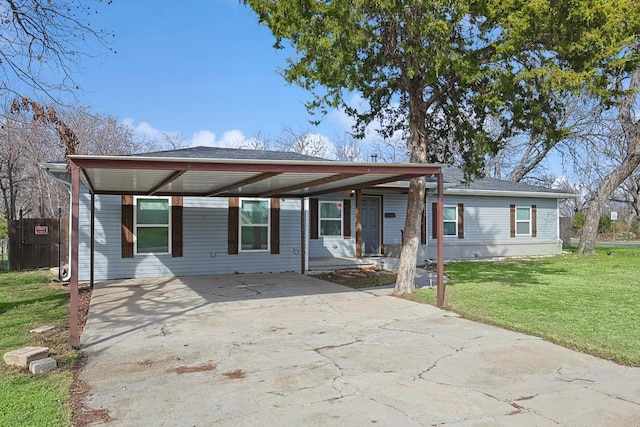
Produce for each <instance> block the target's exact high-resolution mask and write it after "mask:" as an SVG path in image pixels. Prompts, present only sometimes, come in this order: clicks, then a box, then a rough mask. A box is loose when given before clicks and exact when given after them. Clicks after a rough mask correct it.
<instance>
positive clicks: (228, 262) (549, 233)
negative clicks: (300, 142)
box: [78, 189, 562, 281]
mask: <svg viewBox="0 0 640 427" xmlns="http://www.w3.org/2000/svg"><path fill="white" fill-rule="evenodd" d="M364 195H365V196H367V195H371V196H374V195H376V196H382V204H381V207H382V210H381V218H382V219H381V221H382V227H383V233H382V242H381V243H382V244H383V245H384V250H385V254H387V255H389V256H399V248H400V245H401V238H402V230H403V229H404V225H405V218H406V197H407V195H406V194H402V193H399V192H397V191H392V190H385V189H381V190H380V191H376V192H372V191H366V192H364ZM346 198H349V193H346V192H345V193H339V194H330V195H326V196H321V197H318V201H343V200H344V199H346ZM434 201H435V197H429V198H428V200H427V209H426V215H427V236H428V240H427V244H426V245H420V246H419V250H418V257H417V262H418V263H421V262H423V261H424V260H425V259H435V257H436V243H437V241H436V240H435V239H433V236H432V218H431V204H432V203H433V202H434ZM444 202H445V205H446V206H457V205H458V203H463V204H464V232H465V233H464V239H458V238H457V237H454V236H452V237H445V239H444V244H445V258H446V259H468V258H479V257H482V258H484V257H495V256H519V255H549V254H556V253H560V252H561V250H562V242H561V241H560V239H559V231H558V209H557V199H543V198H515V197H487V196H463V195H460V196H450V195H446V196H445V199H444ZM120 203H121V197H120V196H96V203H95V213H96V215H95V279H96V280H104V279H121V278H131V277H166V276H190V275H209V274H232V273H236V272H239V273H260V272H265V273H266V272H284V271H300V266H301V254H302V248H301V236H300V232H301V225H300V208H301V201H300V200H297V199H282V200H281V209H280V254H278V255H272V254H271V253H270V252H268V251H266V252H255V251H251V252H243V251H240V252H239V253H238V254H237V255H229V254H227V245H228V237H227V227H228V200H227V199H226V198H198V197H185V198H184V202H183V206H184V207H183V256H182V257H176V258H174V257H172V256H171V255H170V254H166V255H136V256H134V257H133V258H122V254H121V247H122V245H121V228H122V225H121V205H120ZM511 204H515V205H516V206H523V207H530V206H531V205H536V207H537V237H531V236H517V237H515V238H512V237H510V208H509V207H510V205H511ZM355 213H356V204H355V198H351V238H350V239H344V237H342V236H339V237H323V236H319V238H318V239H309V248H308V252H309V253H308V256H309V258H325V257H354V256H355V248H356V220H355ZM385 214H388V215H385ZM89 227H90V196H89V194H88V193H87V191H86V189H83V191H82V192H81V198H80V235H79V245H80V246H79V263H78V264H79V278H80V280H82V281H86V280H88V279H89V268H90V265H89V257H90V229H89ZM309 231H310V230H309V229H308V226H307V229H306V234H307V237H308V236H309Z"/></svg>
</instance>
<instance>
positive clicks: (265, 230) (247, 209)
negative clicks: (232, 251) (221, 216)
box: [240, 199, 269, 251]
mask: <svg viewBox="0 0 640 427" xmlns="http://www.w3.org/2000/svg"><path fill="white" fill-rule="evenodd" d="M240 250H242V251H266V250H269V200H262V199H243V200H241V201H240Z"/></svg>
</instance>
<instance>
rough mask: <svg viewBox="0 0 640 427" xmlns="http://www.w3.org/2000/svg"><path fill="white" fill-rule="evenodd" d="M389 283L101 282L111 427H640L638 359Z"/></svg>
mask: <svg viewBox="0 0 640 427" xmlns="http://www.w3.org/2000/svg"><path fill="white" fill-rule="evenodd" d="M376 293H377V295H375V294H376ZM381 293H384V292H375V293H368V292H362V291H353V290H351V289H348V288H345V287H342V286H339V285H335V284H332V283H327V282H324V281H320V280H317V279H314V278H311V277H305V276H300V275H297V274H266V275H232V276H210V277H189V278H167V279H156V280H149V279H146V280H125V281H117V282H109V283H103V284H97V285H96V288H95V290H94V292H93V298H92V301H91V308H90V313H89V318H88V321H87V324H86V327H85V329H84V333H83V335H82V345H83V348H84V350H85V352H86V355H87V363H86V365H85V367H84V368H83V371H82V373H81V379H82V380H84V381H85V382H86V383H87V384H88V385H89V386H90V387H91V391H90V394H89V396H88V399H87V401H86V404H87V406H88V407H89V408H91V409H106V410H107V411H108V413H109V415H110V416H111V417H112V421H110V422H108V423H106V424H100V425H107V426H212V425H215V426H240V425H252V426H261V425H264V426H296V427H302V426H334V425H341V426H372V425H380V426H424V425H427V426H429V425H444V426H556V427H557V426H559V425H560V426H638V425H640V369H637V368H628V367H623V366H619V365H616V364H614V363H611V362H608V361H604V360H600V359H598V358H595V357H591V356H588V355H585V354H581V353H577V352H574V351H571V350H567V349H565V348H562V347H559V346H555V345H553V344H550V343H548V342H545V341H543V340H541V339H538V338H534V337H530V336H527V335H522V334H518V333H513V332H509V331H505V330H502V329H499V328H495V327H491V326H487V325H483V324H479V323H475V322H471V321H468V320H465V319H462V318H459V317H457V316H456V315H453V314H451V313H448V312H446V311H441V310H438V309H437V308H434V307H432V306H428V305H421V304H416V303H413V302H410V301H405V300H402V299H398V298H394V297H391V296H385V295H380V294H381ZM96 425H97V424H96Z"/></svg>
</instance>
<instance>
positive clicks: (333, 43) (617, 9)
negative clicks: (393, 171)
mask: <svg viewBox="0 0 640 427" xmlns="http://www.w3.org/2000/svg"><path fill="white" fill-rule="evenodd" d="M243 3H245V4H248V5H249V6H250V7H251V8H252V9H253V10H254V11H255V12H256V13H257V15H258V19H259V21H260V22H262V23H263V24H265V25H267V26H268V27H269V28H270V29H271V31H272V33H273V35H274V36H275V38H276V43H275V46H276V47H283V46H284V45H285V44H290V45H291V46H292V47H293V49H294V50H295V54H294V55H293V56H292V57H291V58H289V61H288V64H287V66H286V68H284V69H283V70H282V74H283V76H284V78H285V79H286V80H287V81H289V82H291V83H295V84H298V85H300V86H301V87H303V88H305V89H307V90H309V91H310V92H312V93H313V94H314V98H313V100H312V101H311V102H309V104H308V107H309V109H310V111H312V112H314V113H320V114H322V113H326V112H327V109H329V108H340V109H344V110H345V111H346V112H347V113H348V114H350V115H351V116H353V117H354V118H355V119H356V126H355V128H354V131H355V134H356V135H359V136H362V135H363V134H364V129H365V127H366V126H367V125H369V124H371V123H377V125H378V126H379V128H380V132H381V134H382V135H383V136H391V135H392V134H394V133H395V132H397V131H401V132H404V134H405V135H406V136H407V141H408V145H409V149H410V152H411V160H412V161H414V162H424V161H443V162H451V161H452V160H454V159H455V160H456V161H457V162H458V163H461V164H463V165H465V167H466V170H467V172H469V173H478V172H480V170H481V168H482V166H483V164H484V156H485V154H486V153H492V152H495V151H496V150H497V149H499V148H500V146H501V144H502V141H503V140H504V138H506V137H508V136H509V134H510V133H512V132H518V131H522V130H527V131H529V132H530V133H531V134H532V135H534V136H535V135H543V136H544V138H545V139H546V140H548V141H554V140H558V139H560V138H563V136H564V135H565V134H566V132H567V129H563V128H562V127H561V126H558V122H559V117H560V113H561V111H562V108H563V105H562V102H561V101H560V99H561V98H560V94H561V93H562V92H564V91H577V90H588V91H590V92H591V93H594V94H597V95H599V96H602V97H603V98H604V99H610V94H609V92H607V91H606V90H605V89H606V88H607V83H608V81H609V80H608V77H609V75H610V74H612V73H616V72H618V71H619V70H620V69H621V68H625V67H630V66H632V65H630V64H632V63H633V62H634V61H636V60H637V58H635V57H634V56H633V55H630V54H628V52H626V51H625V50H624V49H625V47H628V46H630V45H631V44H633V43H634V41H637V34H638V29H637V26H638V21H639V19H638V9H640V8H639V7H638V5H637V1H635V0H564V1H551V0H546V1H545V0H471V1H469V0H464V1H462V0H448V1H444V0H333V1H330V0H296V1H293V2H292V1H273V0H243ZM353 94H358V95H359V96H360V97H361V98H362V100H363V102H362V103H360V105H353V103H352V98H353ZM489 118H491V119H492V120H491V122H492V123H494V124H496V123H497V125H495V126H488V125H487V123H488V122H489V120H488V119H489ZM496 128H498V129H499V130H500V131H499V132H497V131H496Z"/></svg>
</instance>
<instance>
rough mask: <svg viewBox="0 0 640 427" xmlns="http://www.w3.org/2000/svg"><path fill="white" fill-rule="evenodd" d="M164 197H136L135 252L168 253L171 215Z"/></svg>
mask: <svg viewBox="0 0 640 427" xmlns="http://www.w3.org/2000/svg"><path fill="white" fill-rule="evenodd" d="M169 205H170V204H169V199H168V198H166V197H137V198H136V203H135V218H134V221H135V242H136V253H137V254H150V253H159V254H168V253H170V249H169V248H170V247H171V242H170V236H171V220H170V218H171V215H170V213H169V210H170V206H169Z"/></svg>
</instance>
